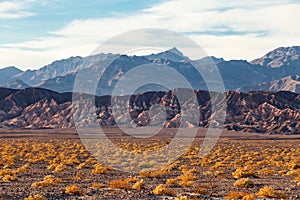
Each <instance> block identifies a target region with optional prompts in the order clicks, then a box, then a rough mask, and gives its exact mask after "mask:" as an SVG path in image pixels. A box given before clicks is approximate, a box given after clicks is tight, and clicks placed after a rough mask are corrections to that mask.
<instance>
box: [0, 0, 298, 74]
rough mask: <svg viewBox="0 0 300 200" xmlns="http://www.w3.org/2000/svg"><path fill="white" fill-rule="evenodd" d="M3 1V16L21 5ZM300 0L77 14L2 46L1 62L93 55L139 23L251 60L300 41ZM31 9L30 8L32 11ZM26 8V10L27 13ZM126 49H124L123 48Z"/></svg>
mask: <svg viewBox="0 0 300 200" xmlns="http://www.w3.org/2000/svg"><path fill="white" fill-rule="evenodd" d="M4 8H5V6H3V5H2V7H1V4H0V17H5V13H7V15H6V17H9V15H8V14H9V13H10V11H12V10H15V11H17V12H16V13H14V14H13V13H10V14H11V16H10V17H13V16H14V15H15V17H17V16H18V14H19V16H20V17H21V16H22V12H23V11H22V9H20V8H16V7H15V8H14V7H13V6H12V5H10V7H9V6H7V5H6V9H4ZM299 11H300V2H299V1H293V0H286V1H283V0H260V1H250V0H249V1H248V0H244V1H235V0H228V1H221V0H211V1H205V0H188V1H184V0H167V1H163V2H161V3H158V4H155V5H152V6H151V7H149V8H147V9H144V10H140V11H137V12H135V13H131V14H128V15H114V16H113V17H107V18H94V19H80V20H78V19H74V20H73V21H70V22H69V23H68V24H67V25H65V26H64V27H62V28H61V29H59V30H56V31H49V32H50V34H51V37H44V38H36V40H32V41H24V42H21V43H12V44H2V45H0V55H1V60H0V67H4V66H8V65H17V66H20V67H23V69H25V68H38V67H41V66H42V65H45V64H47V63H49V62H51V61H53V60H56V59H61V58H66V57H69V56H75V55H82V56H86V55H89V54H90V53H91V52H93V50H94V49H95V48H96V47H97V46H98V45H99V44H101V42H103V41H105V40H107V39H109V38H111V37H112V36H114V35H117V34H120V33H122V32H125V31H130V30H135V29H139V28H161V29H168V30H172V31H177V32H180V33H183V34H185V35H186V36H188V37H190V38H191V39H193V40H194V41H196V42H197V43H198V44H199V45H200V46H202V47H203V49H204V50H205V51H206V52H207V54H209V55H214V56H219V57H224V58H225V59H248V60H252V59H254V58H256V57H259V56H262V55H263V54H264V53H266V52H267V51H269V50H272V49H273V48H276V47H279V46H292V45H299V44H300V39H299V34H300V26H298V25H297V20H298V19H299V18H300V12H299ZM29 14H32V13H30V12H29V13H27V15H29ZM25 16H26V12H25V11H24V12H23V17H25ZM121 53H122V52H121Z"/></svg>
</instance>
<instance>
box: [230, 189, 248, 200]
mask: <svg viewBox="0 0 300 200" xmlns="http://www.w3.org/2000/svg"><path fill="white" fill-rule="evenodd" d="M247 195H248V194H247V193H246V192H235V191H230V192H229V194H228V195H227V196H226V197H225V199H226V200H233V199H243V198H244V197H245V196H247Z"/></svg>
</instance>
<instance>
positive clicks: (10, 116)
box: [0, 88, 300, 134]
mask: <svg viewBox="0 0 300 200" xmlns="http://www.w3.org/2000/svg"><path fill="white" fill-rule="evenodd" d="M181 92H186V91H185V90H182V91H181ZM195 95H196V96H197V101H198V102H193V101H186V102H185V103H184V105H180V104H179V103H178V99H177V96H176V95H175V93H174V92H172V91H168V92H147V93H141V94H137V95H133V96H131V97H130V98H129V100H126V98H125V97H122V98H119V99H118V101H116V104H115V105H114V106H116V108H120V107H122V106H124V105H126V106H128V110H126V111H127V112H129V116H130V117H129V118H128V117H126V116H125V115H124V114H123V113H121V112H117V113H116V114H115V115H112V107H111V97H110V96H102V97H96V98H95V99H92V101H88V102H90V103H91V105H88V104H85V105H86V107H85V109H82V111H81V112H82V113H81V114H80V116H81V117H82V119H81V120H83V121H84V123H87V124H89V123H91V124H92V123H94V121H95V120H96V123H97V124H100V125H102V126H114V125H116V121H118V125H119V123H121V124H122V123H123V124H130V125H132V126H147V125H150V126H155V125H158V124H159V123H160V122H161V121H162V120H163V122H164V123H163V126H165V127H172V128H177V127H179V125H180V123H182V124H183V126H184V127H197V126H201V127H208V126H209V125H215V126H220V125H221V124H220V122H219V121H217V120H212V119H211V118H210V116H213V115H214V113H212V112H211V98H210V94H209V93H208V92H206V91H195ZM220 95H221V93H213V96H214V98H219V97H218V96H220ZM225 96H226V99H223V100H222V99H221V101H227V104H228V105H227V108H226V109H227V115H226V119H225V123H224V125H222V126H223V127H224V128H225V129H228V130H235V131H250V132H260V133H274V134H292V133H293V134H299V133H300V111H299V110H300V95H298V94H295V93H291V92H277V93H268V92H249V93H240V92H234V91H231V92H227V93H226V95H225ZM220 97H221V96H220ZM84 98H85V99H89V98H90V96H88V95H85V96H84ZM73 103H74V105H75V108H76V104H77V103H78V102H76V101H75V102H73ZM183 106H184V107H194V108H196V109H197V110H198V111H197V112H199V113H198V115H199V120H196V121H195V120H192V121H188V120H182V115H181V110H182V108H183ZM92 107H94V108H95V109H94V110H95V113H90V112H91V110H93V109H91V108H92ZM161 108H163V109H164V113H165V115H163V116H162V115H158V114H156V113H160V112H156V111H158V110H159V109H161ZM219 109H221V108H219ZM224 109H225V108H224ZM72 111H73V106H72V94H71V93H57V92H53V91H50V90H46V89H37V88H28V89H23V90H12V89H6V88H0V126H1V127H18V128H67V127H73V126H74V122H73V119H72V118H73V112H72ZM76 112H78V110H77V111H76ZM185 114H186V115H193V116H195V113H185ZM93 116H94V117H93ZM122 120H123V121H122ZM126 120H127V121H126ZM77 122H78V123H79V124H80V123H81V121H80V120H79V121H77Z"/></svg>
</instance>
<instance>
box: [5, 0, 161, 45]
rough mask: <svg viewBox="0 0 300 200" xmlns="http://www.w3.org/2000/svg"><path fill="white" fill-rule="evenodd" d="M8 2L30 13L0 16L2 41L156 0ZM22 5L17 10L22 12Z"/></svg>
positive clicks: (45, 33) (141, 6)
mask: <svg viewBox="0 0 300 200" xmlns="http://www.w3.org/2000/svg"><path fill="white" fill-rule="evenodd" d="M0 2H2V3H3V2H5V1H0ZM9 2H16V3H17V4H18V3H19V4H21V6H22V7H23V9H24V10H26V11H27V12H28V15H29V16H27V17H26V16H24V17H16V18H14V17H12V18H9V17H8V18H6V17H4V18H0V24H1V29H0V35H1V36H2V37H0V43H1V44H5V43H15V42H23V41H26V40H33V39H35V38H37V37H44V36H50V33H49V31H55V30H58V29H59V28H60V27H63V26H65V25H67V23H68V22H70V21H72V20H74V19H89V18H105V17H111V16H116V15H122V14H129V13H132V12H135V11H138V10H141V9H144V8H147V7H148V6H150V5H152V4H155V3H158V2H159V0H131V1H129V0H114V1H110V0H103V1H95V0H85V1H82V0H61V1H57V0H53V1H51V0H49V1H43V0H41V1H26V0H25V1H24V0H23V1H22V0H21V1H20V0H17V1H9ZM0 5H1V3H0ZM23 9H21V10H20V11H21V12H24V11H22V10H23ZM10 12H14V11H13V10H12V11H10ZM30 14H32V15H30Z"/></svg>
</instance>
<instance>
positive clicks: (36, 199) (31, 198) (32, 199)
mask: <svg viewBox="0 0 300 200" xmlns="http://www.w3.org/2000/svg"><path fill="white" fill-rule="evenodd" d="M24 200H47V199H46V198H45V197H43V196H42V195H40V194H36V195H34V196H31V195H30V196H29V197H27V198H25V199H24Z"/></svg>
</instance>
